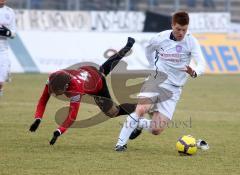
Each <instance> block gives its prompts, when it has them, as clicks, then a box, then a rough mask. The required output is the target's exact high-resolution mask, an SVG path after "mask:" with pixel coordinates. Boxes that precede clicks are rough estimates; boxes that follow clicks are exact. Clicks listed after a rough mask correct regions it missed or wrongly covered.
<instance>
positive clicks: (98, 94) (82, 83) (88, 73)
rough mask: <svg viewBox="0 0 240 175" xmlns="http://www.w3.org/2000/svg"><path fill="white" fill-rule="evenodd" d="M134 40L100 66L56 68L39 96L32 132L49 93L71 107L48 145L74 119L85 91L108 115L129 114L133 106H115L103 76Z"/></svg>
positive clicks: (53, 141)
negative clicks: (67, 101) (63, 96)
mask: <svg viewBox="0 0 240 175" xmlns="http://www.w3.org/2000/svg"><path fill="white" fill-rule="evenodd" d="M134 42H135V40H134V39H133V38H131V37H129V38H128V42H127V44H126V46H125V47H123V48H122V49H121V50H120V51H119V52H117V53H116V54H114V55H113V56H111V57H110V58H109V59H108V60H107V61H106V62H105V63H104V64H102V65H101V66H100V69H99V70H98V69H97V68H95V67H93V66H81V67H79V68H77V69H75V70H67V69H66V70H59V71H57V72H54V73H52V74H51V75H50V76H49V79H48V82H47V84H46V85H45V88H44V91H43V93H42V96H41V98H40V99H39V102H38V105H37V109H36V112H35V121H34V122H33V124H32V125H31V126H30V129H29V130H30V131H31V132H35V131H36V129H37V128H38V126H39V124H40V122H41V120H42V117H43V113H44V111H45V107H46V105H47V102H48V100H49V97H50V95H51V94H54V95H56V96H59V95H63V94H64V95H65V96H67V97H69V98H70V109H69V113H68V116H67V118H66V120H65V121H64V122H63V123H62V124H61V125H60V126H59V127H58V129H57V130H56V131H54V133H53V137H52V139H51V141H50V144H51V145H53V144H54V143H55V142H56V140H57V138H58V137H59V136H60V135H62V134H63V133H64V132H65V131H66V130H67V129H68V128H69V127H70V126H71V125H72V124H73V122H74V121H75V119H76V117H77V113H78V110H79V106H80V101H81V98H82V96H83V95H84V94H89V95H93V97H94V100H95V102H96V104H97V105H98V106H99V108H100V109H101V110H102V111H103V112H104V113H105V114H106V115H107V116H109V117H111V118H113V117H117V116H119V115H126V114H130V113H131V112H133V111H134V109H135V107H136V105H135V104H129V103H124V104H121V105H119V106H117V105H115V104H114V103H113V102H112V100H111V96H110V93H109V90H108V86H107V84H106V80H105V76H107V75H108V74H109V73H110V72H111V70H112V69H113V68H114V67H115V66H116V65H117V63H118V62H119V61H120V60H121V59H122V58H123V57H124V56H125V55H126V53H127V52H128V51H129V50H130V49H131V48H132V46H133V44H134Z"/></svg>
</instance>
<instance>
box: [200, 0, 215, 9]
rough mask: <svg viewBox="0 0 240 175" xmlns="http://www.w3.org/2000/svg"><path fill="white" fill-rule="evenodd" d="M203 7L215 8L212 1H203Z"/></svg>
mask: <svg viewBox="0 0 240 175" xmlns="http://www.w3.org/2000/svg"><path fill="white" fill-rule="evenodd" d="M203 7H206V8H215V3H214V1H213V0H204V1H203Z"/></svg>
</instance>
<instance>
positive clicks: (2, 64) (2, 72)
mask: <svg viewBox="0 0 240 175" xmlns="http://www.w3.org/2000/svg"><path fill="white" fill-rule="evenodd" d="M9 74H10V61H9V59H8V55H7V54H1V53H0V83H3V82H5V81H7V80H8V78H9Z"/></svg>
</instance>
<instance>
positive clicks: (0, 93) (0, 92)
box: [0, 89, 3, 97]
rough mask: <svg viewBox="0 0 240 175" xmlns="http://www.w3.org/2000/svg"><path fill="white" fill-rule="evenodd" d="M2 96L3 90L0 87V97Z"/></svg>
mask: <svg viewBox="0 0 240 175" xmlns="http://www.w3.org/2000/svg"><path fill="white" fill-rule="evenodd" d="M1 96H3V90H2V89H0V97H1Z"/></svg>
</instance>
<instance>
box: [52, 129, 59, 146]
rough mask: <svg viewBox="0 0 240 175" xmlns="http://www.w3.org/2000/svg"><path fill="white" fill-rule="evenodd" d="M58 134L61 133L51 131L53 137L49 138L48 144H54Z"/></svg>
mask: <svg viewBox="0 0 240 175" xmlns="http://www.w3.org/2000/svg"><path fill="white" fill-rule="evenodd" d="M60 135H61V134H60V132H59V131H54V132H53V137H52V139H51V140H50V142H49V144H50V145H54V144H55V142H56V141H57V139H58V137H59V136H60Z"/></svg>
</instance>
